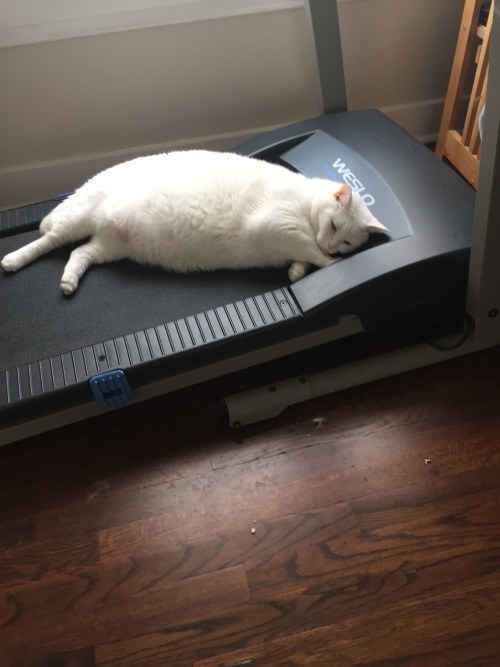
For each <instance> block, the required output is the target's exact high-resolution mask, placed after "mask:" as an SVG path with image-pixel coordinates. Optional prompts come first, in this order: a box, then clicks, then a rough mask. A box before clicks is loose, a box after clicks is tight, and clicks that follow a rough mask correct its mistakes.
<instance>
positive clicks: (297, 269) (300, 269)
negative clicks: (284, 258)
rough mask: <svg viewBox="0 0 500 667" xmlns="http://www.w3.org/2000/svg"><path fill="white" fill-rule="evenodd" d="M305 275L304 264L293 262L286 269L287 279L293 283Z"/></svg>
mask: <svg viewBox="0 0 500 667" xmlns="http://www.w3.org/2000/svg"><path fill="white" fill-rule="evenodd" d="M306 273H307V266H306V265H305V264H304V262H293V264H291V265H290V268H289V269H288V278H289V279H290V282H292V283H294V282H296V281H297V280H300V279H301V278H303V277H304V276H305V275H306Z"/></svg>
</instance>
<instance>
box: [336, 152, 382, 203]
mask: <svg viewBox="0 0 500 667" xmlns="http://www.w3.org/2000/svg"><path fill="white" fill-rule="evenodd" d="M332 167H333V168H334V169H335V171H336V172H337V173H339V174H340V175H341V176H342V179H343V181H344V183H347V185H349V186H350V187H351V188H352V189H353V191H354V192H357V193H358V194H359V195H360V196H361V199H362V200H363V201H364V202H365V204H366V205H367V206H373V204H374V203H375V197H374V196H373V195H371V194H369V193H368V192H366V186H365V185H363V183H362V182H361V181H360V180H359V179H357V178H356V176H355V175H354V174H353V173H352V171H351V170H350V169H349V167H348V166H347V165H346V163H345V162H342V159H341V158H339V157H338V158H337V159H336V160H335V162H333V163H332Z"/></svg>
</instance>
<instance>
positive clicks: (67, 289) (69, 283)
mask: <svg viewBox="0 0 500 667" xmlns="http://www.w3.org/2000/svg"><path fill="white" fill-rule="evenodd" d="M59 287H60V289H61V292H62V293H63V294H64V295H65V296H69V295H70V294H73V292H74V291H75V290H76V288H77V287H78V282H77V281H76V280H73V279H72V278H62V280H61V282H60V283H59Z"/></svg>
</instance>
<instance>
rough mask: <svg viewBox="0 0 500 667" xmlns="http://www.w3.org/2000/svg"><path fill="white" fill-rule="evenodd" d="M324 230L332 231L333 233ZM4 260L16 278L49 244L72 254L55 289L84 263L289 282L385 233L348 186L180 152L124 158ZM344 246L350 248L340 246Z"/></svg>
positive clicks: (65, 286) (232, 158) (244, 160)
mask: <svg viewBox="0 0 500 667" xmlns="http://www.w3.org/2000/svg"><path fill="white" fill-rule="evenodd" d="M332 223H333V225H334V226H332ZM40 230H41V232H42V234H43V236H42V237H41V238H39V239H37V240H35V241H33V242H32V243H30V244H28V245H26V246H24V247H23V248H20V249H19V250H16V251H14V252H11V253H10V254H8V255H6V256H5V257H4V258H3V260H2V267H3V269H4V270H5V271H17V270H18V269H20V268H22V267H23V266H25V265H26V264H29V263H30V262H32V261H33V260H35V259H36V258H37V257H40V256H41V255H43V254H45V253H46V252H49V251H50V250H52V249H53V248H55V247H58V246H61V245H64V244H66V243H69V242H71V241H77V240H79V239H83V238H87V237H89V240H88V241H87V242H86V243H85V244H84V245H81V246H79V247H78V248H76V250H74V251H73V252H72V253H71V256H70V259H69V261H68V263H67V264H66V267H65V269H64V273H63V276H62V278H61V285H60V286H61V290H62V291H63V292H64V293H65V294H71V293H72V292H74V291H75V290H76V288H77V286H78V282H79V280H80V278H81V277H82V275H83V274H84V273H85V271H86V270H87V269H88V267H89V266H90V265H91V264H96V263H97V264H98V263H103V262H109V261H114V260H119V259H124V258H130V259H133V260H136V261H137V262H143V263H149V264H156V265H159V266H162V267H164V268H165V269H170V270H173V271H181V272H185V271H196V270H200V269H201V270H212V269H219V268H230V269H237V268H249V267H264V266H282V265H286V264H290V263H291V266H290V269H289V276H290V279H291V280H292V281H293V280H297V279H299V278H301V277H302V276H304V275H305V273H306V271H307V268H308V265H309V264H313V265H315V266H318V267H324V266H328V265H329V264H331V263H332V262H333V261H335V259H334V258H332V257H331V256H330V255H332V254H334V253H340V254H345V253H347V252H350V251H352V250H354V249H355V248H356V247H358V246H360V245H361V244H362V243H364V242H365V241H366V240H367V238H368V235H369V233H370V232H371V231H385V228H384V227H383V226H382V225H381V224H380V223H379V222H378V221H377V220H376V219H375V218H374V217H373V216H372V214H371V213H370V211H369V210H368V209H367V208H366V206H365V205H364V203H363V202H362V200H361V198H360V197H359V196H358V195H356V194H354V193H352V191H351V190H350V188H349V187H348V186H347V185H340V184H338V183H333V182H332V181H328V180H323V179H308V178H305V177H304V176H302V175H300V174H296V173H293V172H291V171H288V170H287V169H285V168H284V167H281V166H278V165H275V164H269V163H267V162H263V161H260V160H256V159H253V158H249V157H243V156H240V155H236V154H233V153H216V152H210V151H182V152H174V153H167V154H164V153H163V154H160V155H152V156H148V157H141V158H137V159H135V160H130V161H128V162H124V163H122V164H119V165H116V166H114V167H111V168H110V169H106V170H105V171H103V172H101V173H99V174H97V175H96V176H94V177H93V178H91V179H90V180H89V181H87V183H85V184H84V185H83V186H82V187H80V188H79V189H78V190H77V191H76V192H75V193H74V194H72V195H71V196H70V197H68V198H67V199H66V200H65V201H63V202H62V203H61V204H59V205H58V206H57V207H56V208H55V209H54V210H53V211H51V213H49V215H47V216H46V217H45V218H44V220H43V221H42V223H41V225H40ZM347 243H350V245H347Z"/></svg>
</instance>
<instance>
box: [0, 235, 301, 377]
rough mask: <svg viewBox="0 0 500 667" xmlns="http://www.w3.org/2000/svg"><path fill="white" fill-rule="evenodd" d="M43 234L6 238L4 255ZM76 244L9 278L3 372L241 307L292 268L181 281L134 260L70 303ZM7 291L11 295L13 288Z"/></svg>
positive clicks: (97, 277) (104, 268) (94, 278)
mask: <svg viewBox="0 0 500 667" xmlns="http://www.w3.org/2000/svg"><path fill="white" fill-rule="evenodd" d="M37 235H38V232H28V233H24V234H18V235H16V236H7V237H5V238H1V239H0V256H3V255H5V254H6V253H8V252H10V251H12V250H14V249H15V248H19V247H20V246H22V245H24V244H25V243H28V242H29V241H31V240H33V239H34V238H35V237H36V236H37ZM70 251H71V247H70V246H66V247H64V248H60V249H58V250H56V251H54V252H52V253H50V254H49V255H46V256H44V257H42V258H40V259H39V260H37V261H36V262H34V263H33V264H31V265H29V266H27V267H25V268H24V269H22V270H21V271H19V272H18V273H14V274H4V275H1V276H0V280H1V281H2V282H4V283H5V284H4V289H3V293H2V316H1V318H0V367H2V368H7V367H9V366H12V365H13V362H14V363H15V364H16V365H20V364H26V363H28V362H30V361H33V360H36V359H41V358H46V357H52V356H54V355H58V354H60V353H61V352H62V351H65V352H67V351H69V350H74V349H76V348H80V347H82V346H85V345H89V344H90V343H94V342H98V341H104V340H107V339H110V338H113V337H115V336H121V335H124V334H125V333H132V332H134V331H138V330H144V329H147V328H149V327H154V326H156V325H158V324H160V323H161V322H165V321H171V320H178V319H180V318H184V317H187V316H189V315H194V314H195V313H200V312H203V311H206V310H209V309H214V308H217V307H218V306H224V305H226V304H231V303H235V302H237V301H239V300H242V299H245V298H247V297H252V296H256V295H259V294H263V293H265V292H269V291H272V290H275V289H277V288H280V287H282V286H284V285H287V283H288V280H287V275H286V270H285V269H282V270H262V271H261V270H259V271H257V270H255V271H214V272H211V273H193V274H188V275H179V274H174V273H168V272H166V271H164V270H162V269H156V268H152V267H147V266H141V265H139V264H136V263H134V262H131V261H123V262H117V263H113V264H104V265H100V266H95V267H93V268H92V269H91V270H90V271H89V272H88V274H87V275H86V276H85V277H84V278H83V279H82V282H81V285H80V287H79V289H78V291H77V292H76V294H75V295H74V296H72V297H70V298H65V297H64V296H63V295H62V294H61V292H60V291H59V280H60V276H61V273H62V270H63V267H64V264H65V263H66V261H67V259H68V257H69V253H70ZM7 286H8V289H7Z"/></svg>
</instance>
